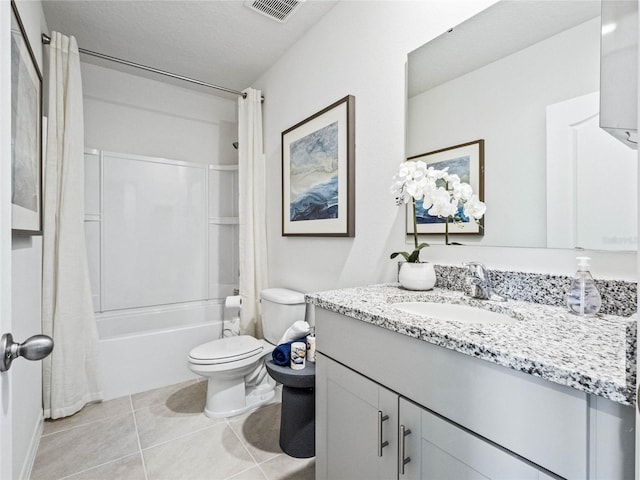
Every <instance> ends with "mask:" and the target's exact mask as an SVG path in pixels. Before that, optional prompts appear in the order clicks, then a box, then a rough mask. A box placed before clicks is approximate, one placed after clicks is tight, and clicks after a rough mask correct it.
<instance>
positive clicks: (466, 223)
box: [406, 140, 484, 235]
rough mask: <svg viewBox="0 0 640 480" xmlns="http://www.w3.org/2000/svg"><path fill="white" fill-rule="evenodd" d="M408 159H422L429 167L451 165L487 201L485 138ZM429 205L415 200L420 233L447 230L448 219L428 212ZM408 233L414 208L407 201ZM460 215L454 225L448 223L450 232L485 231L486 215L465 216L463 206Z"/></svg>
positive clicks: (410, 228) (452, 171)
mask: <svg viewBox="0 0 640 480" xmlns="http://www.w3.org/2000/svg"><path fill="white" fill-rule="evenodd" d="M407 160H414V161H417V160H422V161H423V162H425V163H426V164H427V166H429V167H433V168H435V169H436V170H442V169H444V168H448V172H449V173H455V174H457V175H458V176H459V177H460V181H462V182H465V183H468V184H469V185H471V188H472V189H473V193H474V194H476V195H478V198H479V199H480V200H481V201H484V140H476V141H474V142H469V143H463V144H461V145H454V146H453V147H448V148H443V149H441V150H435V151H433V152H429V153H423V154H420V155H415V156H413V157H409V158H408V159H407ZM430 207H431V206H430V205H427V206H426V208H425V205H423V204H422V201H418V202H416V218H417V228H418V233H419V234H430V233H437V234H443V233H445V219H444V218H438V217H432V216H431V215H429V213H428V209H429V208H430ZM406 210H407V213H406V215H407V235H413V209H412V208H411V204H407V209H406ZM459 216H460V217H461V219H462V221H461V222H460V223H456V224H455V225H452V224H451V223H450V224H449V235H451V234H460V233H464V234H476V235H483V234H484V228H483V227H484V217H482V219H481V220H480V221H479V222H480V223H479V224H478V223H476V222H475V221H474V220H473V219H470V218H466V217H465V215H464V213H462V211H461V209H460V211H459Z"/></svg>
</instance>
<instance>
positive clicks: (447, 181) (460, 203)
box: [391, 160, 487, 262]
mask: <svg viewBox="0 0 640 480" xmlns="http://www.w3.org/2000/svg"><path fill="white" fill-rule="evenodd" d="M391 194H392V195H393V196H394V197H395V198H396V204H398V205H403V204H406V203H409V202H412V204H413V235H414V244H415V249H414V251H413V252H412V253H411V254H409V253H407V252H395V253H393V254H391V258H395V257H397V256H398V255H402V256H403V257H404V258H405V259H406V260H407V261H408V262H418V261H420V260H419V256H420V250H421V249H422V248H424V247H426V246H428V244H426V243H422V244H420V245H418V233H417V220H416V201H420V200H422V204H423V208H424V209H425V210H426V211H427V213H428V214H429V215H431V216H432V217H440V218H444V219H445V221H446V236H447V240H446V243H447V244H448V243H449V240H448V227H449V221H450V220H451V221H453V222H456V223H460V222H462V221H466V220H467V219H473V220H474V221H475V222H478V221H479V220H480V219H481V218H482V217H483V216H484V214H485V212H486V211H487V207H486V205H485V204H484V203H483V202H481V201H480V199H479V198H478V196H477V195H474V193H473V188H472V187H471V185H469V184H468V183H465V182H462V181H461V180H460V176H458V175H456V174H455V173H449V172H448V168H443V169H442V170H437V169H435V168H433V167H428V166H427V164H426V163H425V162H423V161H422V160H418V161H413V160H407V161H406V162H403V163H401V164H400V167H399V168H398V171H397V173H396V174H395V175H394V177H393V183H392V184H391ZM460 207H462V214H463V215H464V217H466V218H462V217H461V215H460Z"/></svg>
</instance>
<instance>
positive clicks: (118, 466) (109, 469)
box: [65, 453, 146, 480]
mask: <svg viewBox="0 0 640 480" xmlns="http://www.w3.org/2000/svg"><path fill="white" fill-rule="evenodd" d="M116 479H122V480H124V479H126V480H145V479H146V477H145V473H144V467H143V466H142V456H141V455H140V454H139V453H136V454H135V455H130V456H128V457H124V458H121V459H119V460H114V461H113V462H109V463H107V464H105V465H101V466H99V467H96V468H92V469H91V470H86V471H84V472H82V473H78V474H76V475H71V476H70V477H65V480H116Z"/></svg>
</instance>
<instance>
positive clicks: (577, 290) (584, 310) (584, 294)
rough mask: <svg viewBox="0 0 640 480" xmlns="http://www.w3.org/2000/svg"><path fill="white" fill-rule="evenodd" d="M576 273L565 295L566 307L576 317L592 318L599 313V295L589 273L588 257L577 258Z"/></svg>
mask: <svg viewBox="0 0 640 480" xmlns="http://www.w3.org/2000/svg"><path fill="white" fill-rule="evenodd" d="M577 260H578V271H577V272H576V275H575V277H574V278H573V281H572V282H571V288H570V289H569V293H568V295H567V306H568V307H569V310H571V311H572V312H573V313H575V314H576V315H582V316H587V317H589V316H594V315H595V314H597V313H598V312H599V311H600V305H601V303H602V301H601V299H600V293H599V292H598V289H597V288H596V284H595V282H594V280H593V277H592V276H591V273H590V272H589V260H591V259H590V258H589V257H577Z"/></svg>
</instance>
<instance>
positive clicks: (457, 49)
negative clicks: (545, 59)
mask: <svg viewBox="0 0 640 480" xmlns="http://www.w3.org/2000/svg"><path fill="white" fill-rule="evenodd" d="M599 15H600V0H554V1H549V0H517V1H515V0H507V1H502V2H498V3H495V4H493V5H492V6H491V7H489V8H487V9H486V10H483V11H482V12H480V13H479V14H478V15H476V16H475V17H473V18H471V19H469V20H467V21H466V22H464V23H461V24H460V25H458V26H457V27H455V28H452V29H451V30H450V31H449V32H447V33H444V34H442V35H441V36H439V37H437V38H435V39H434V40H432V41H431V42H429V43H427V44H425V45H423V46H422V47H420V48H418V49H416V50H414V51H413V52H411V53H410V54H409V67H408V96H409V98H411V97H413V96H415V95H417V94H419V93H422V92H425V91H427V90H429V89H431V88H433V87H435V86H437V85H441V84H443V83H445V82H447V81H449V80H451V79H454V78H457V77H459V76H461V75H464V74H466V73H469V72H472V71H473V70H476V69H477V68H480V67H482V66H485V65H488V64H489V63H491V62H494V61H496V60H499V59H501V58H504V57H506V56H507V55H510V54H512V53H515V52H517V51H520V50H522V49H523V48H526V47H528V46H530V45H533V44H535V43H538V42H540V41H542V40H544V39H546V38H549V37H551V36H553V35H556V34H557V33H559V32H562V31H564V30H567V29H568V28H571V27H574V26H576V25H579V24H581V23H583V22H586V21H588V20H590V19H592V18H595V17H597V16H599Z"/></svg>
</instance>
